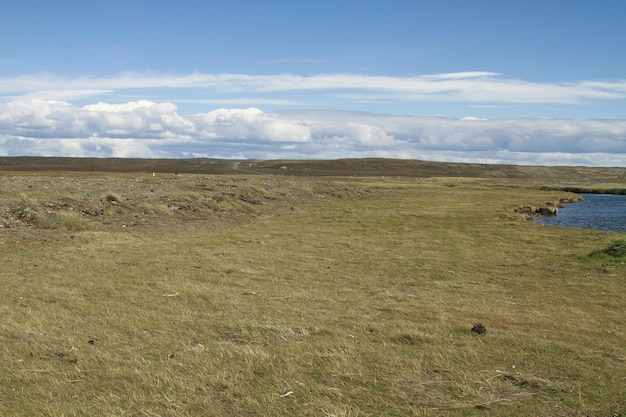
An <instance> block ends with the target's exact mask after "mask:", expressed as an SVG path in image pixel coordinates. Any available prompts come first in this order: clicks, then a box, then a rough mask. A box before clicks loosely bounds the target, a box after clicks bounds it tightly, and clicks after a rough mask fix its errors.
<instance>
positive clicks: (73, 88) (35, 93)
mask: <svg viewBox="0 0 626 417" xmlns="http://www.w3.org/2000/svg"><path fill="white" fill-rule="evenodd" d="M159 89H160V90H163V89H167V90H168V91H169V94H168V97H170V96H176V97H178V98H179V99H180V100H186V99H187V100H192V99H193V97H192V96H191V95H192V92H196V93H197V92H198V91H204V92H205V93H210V94H212V95H214V94H219V95H223V96H220V97H219V98H220V99H223V100H237V99H241V97H238V96H237V95H238V94H243V93H245V94H246V95H247V96H248V98H251V99H256V100H258V101H263V100H270V101H271V100H282V101H284V102H286V103H289V102H295V103H298V102H302V101H304V102H306V100H304V99H302V98H300V99H299V100H288V99H285V98H284V97H275V96H274V95H275V94H281V95H284V94H290V93H293V94H295V93H298V92H309V93H311V92H317V93H319V94H331V95H332V96H331V97H334V98H335V99H341V100H350V99H358V98H359V97H360V96H361V98H360V101H362V100H363V98H366V99H371V98H376V99H378V100H383V99H393V100H395V101H408V102H412V101H435V102H437V101H439V102H470V103H481V102H483V103H490V102H498V103H566V104H573V103H581V102H584V101H587V100H614V99H624V98H626V80H620V81H616V82H597V81H593V80H591V81H590V80H583V81H579V82H567V83H558V82H553V83H547V82H531V81H525V80H519V79H514V78H506V77H504V76H503V75H502V74H498V73H494V72H486V71H483V72H478V71H477V72H458V73H446V74H430V75H421V76H414V77H392V76H371V75H359V74H319V75H312V76H302V75H294V74H274V75H249V74H210V73H192V74H182V75H179V74H158V73H133V72H127V73H121V74H117V75H115V76H108V77H99V76H82V77H75V78H68V77H59V76H57V75H54V74H37V75H23V76H18V77H4V78H0V97H5V99H9V100H16V99H18V98H40V99H54V100H70V99H71V100H76V99H80V98H90V97H101V96H109V97H114V96H117V95H123V94H124V93H128V92H130V91H136V90H144V91H145V90H159ZM347 92H350V93H349V94H348V93H347ZM338 93H341V94H338ZM254 94H260V95H262V96H261V97H256V98H255V97H254V96H252V95H254Z"/></svg>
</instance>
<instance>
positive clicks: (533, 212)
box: [513, 195, 584, 221]
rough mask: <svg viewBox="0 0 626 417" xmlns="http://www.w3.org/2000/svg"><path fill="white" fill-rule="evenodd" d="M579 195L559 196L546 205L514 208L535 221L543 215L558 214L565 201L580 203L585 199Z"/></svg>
mask: <svg viewBox="0 0 626 417" xmlns="http://www.w3.org/2000/svg"><path fill="white" fill-rule="evenodd" d="M583 200H584V198H582V197H581V196H579V195H576V196H574V197H559V199H558V200H556V201H548V202H546V206H543V207H534V206H518V207H515V208H514V209H513V211H515V212H516V213H519V214H521V215H522V217H523V218H524V219H525V220H529V221H533V220H537V219H540V218H542V217H549V216H556V215H557V213H558V212H559V208H560V207H563V204H565V203H578V202H580V201H583Z"/></svg>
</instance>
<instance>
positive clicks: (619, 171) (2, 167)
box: [0, 157, 626, 184]
mask: <svg viewBox="0 0 626 417" xmlns="http://www.w3.org/2000/svg"><path fill="white" fill-rule="evenodd" d="M0 171H5V172H7V171H19V172H38V171H49V172H53V171H59V172H155V173H181V174H182V173H194V174H231V175H233V174H249V175H294V176H357V177H369V176H379V177H380V176H401V177H472V178H512V179H514V178H518V179H550V180H559V181H567V180H575V181H576V182H581V181H590V182H606V183H618V184H621V183H624V184H626V168H601V167H581V166H578V167H573V166H558V167H546V166H526V165H501V164H468V163H452V162H429V161H420V160H410V159H384V158H362V159H337V160H268V161H257V160H223V159H138V158H65V157H0Z"/></svg>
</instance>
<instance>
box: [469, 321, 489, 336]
mask: <svg viewBox="0 0 626 417" xmlns="http://www.w3.org/2000/svg"><path fill="white" fill-rule="evenodd" d="M471 331H472V332H474V333H477V334H479V335H481V336H484V335H486V334H487V328H486V327H485V325H484V324H482V323H476V324H474V326H473V327H472V329H471Z"/></svg>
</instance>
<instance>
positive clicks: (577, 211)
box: [535, 194, 626, 232]
mask: <svg viewBox="0 0 626 417" xmlns="http://www.w3.org/2000/svg"><path fill="white" fill-rule="evenodd" d="M580 195H581V196H582V197H583V198H584V199H585V201H582V202H580V203H569V204H566V205H565V207H563V208H560V209H559V212H558V214H557V215H556V216H550V217H542V218H540V219H538V220H536V221H535V223H541V224H549V225H553V226H563V227H577V228H581V229H595V230H606V231H612V232H626V195H612V194H580Z"/></svg>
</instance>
